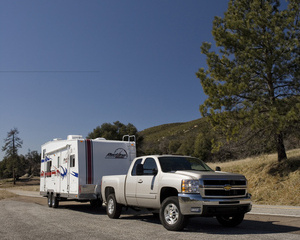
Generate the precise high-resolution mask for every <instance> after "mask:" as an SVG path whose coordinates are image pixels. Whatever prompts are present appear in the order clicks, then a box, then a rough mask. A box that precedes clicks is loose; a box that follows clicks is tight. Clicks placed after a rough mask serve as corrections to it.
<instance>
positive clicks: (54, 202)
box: [52, 195, 58, 208]
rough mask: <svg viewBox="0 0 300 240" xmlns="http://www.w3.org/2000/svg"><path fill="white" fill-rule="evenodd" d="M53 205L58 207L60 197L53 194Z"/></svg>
mask: <svg viewBox="0 0 300 240" xmlns="http://www.w3.org/2000/svg"><path fill="white" fill-rule="evenodd" d="M52 207H53V208H57V207H58V198H57V197H55V196H54V195H52Z"/></svg>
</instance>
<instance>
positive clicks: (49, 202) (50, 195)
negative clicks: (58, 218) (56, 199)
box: [47, 193, 52, 207]
mask: <svg viewBox="0 0 300 240" xmlns="http://www.w3.org/2000/svg"><path fill="white" fill-rule="evenodd" d="M47 201H48V207H52V194H51V193H48V196H47Z"/></svg>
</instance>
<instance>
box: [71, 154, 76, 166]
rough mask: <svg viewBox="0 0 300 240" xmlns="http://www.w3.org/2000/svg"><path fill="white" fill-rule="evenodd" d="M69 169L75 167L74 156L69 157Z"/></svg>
mask: <svg viewBox="0 0 300 240" xmlns="http://www.w3.org/2000/svg"><path fill="white" fill-rule="evenodd" d="M70 167H75V155H71V156H70Z"/></svg>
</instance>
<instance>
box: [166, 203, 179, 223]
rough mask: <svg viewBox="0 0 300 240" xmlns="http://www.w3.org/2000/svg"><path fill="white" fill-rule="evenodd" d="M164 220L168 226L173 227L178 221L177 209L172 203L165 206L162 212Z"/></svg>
mask: <svg viewBox="0 0 300 240" xmlns="http://www.w3.org/2000/svg"><path fill="white" fill-rule="evenodd" d="M164 216H165V220H166V222H167V223H168V224H169V225H173V224H175V223H176V222H177V221H178V218H179V209H178V208H177V206H176V205H175V204H173V203H170V204H168V205H167V206H166V208H165V211H164Z"/></svg>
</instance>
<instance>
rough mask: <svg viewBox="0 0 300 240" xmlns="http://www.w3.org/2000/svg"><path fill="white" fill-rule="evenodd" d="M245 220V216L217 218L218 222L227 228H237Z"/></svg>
mask: <svg viewBox="0 0 300 240" xmlns="http://www.w3.org/2000/svg"><path fill="white" fill-rule="evenodd" d="M243 219H244V214H239V215H235V216H217V220H218V222H219V223H220V224H221V225H223V226H225V227H235V226H237V225H239V224H240V223H241V222H242V221H243Z"/></svg>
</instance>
